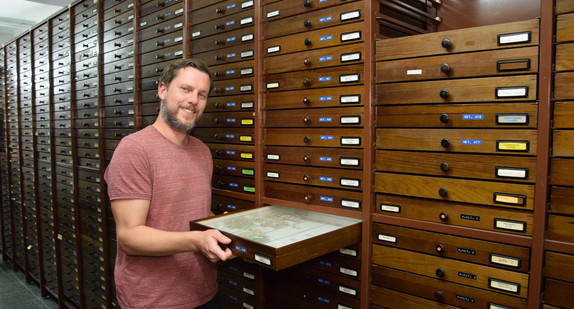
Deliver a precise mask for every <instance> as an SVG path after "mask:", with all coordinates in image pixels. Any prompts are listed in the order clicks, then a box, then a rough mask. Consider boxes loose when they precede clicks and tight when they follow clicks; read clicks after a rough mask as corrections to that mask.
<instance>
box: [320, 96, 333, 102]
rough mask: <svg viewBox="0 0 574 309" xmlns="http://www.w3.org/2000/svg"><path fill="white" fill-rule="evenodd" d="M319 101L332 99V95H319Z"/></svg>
mask: <svg viewBox="0 0 574 309" xmlns="http://www.w3.org/2000/svg"><path fill="white" fill-rule="evenodd" d="M319 101H333V97H332V96H328V97H320V98H319Z"/></svg>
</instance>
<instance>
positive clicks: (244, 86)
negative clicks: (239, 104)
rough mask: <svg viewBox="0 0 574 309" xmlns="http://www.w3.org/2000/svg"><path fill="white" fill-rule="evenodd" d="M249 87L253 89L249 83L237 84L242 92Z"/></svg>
mask: <svg viewBox="0 0 574 309" xmlns="http://www.w3.org/2000/svg"><path fill="white" fill-rule="evenodd" d="M251 89H253V87H252V86H251V85H241V86H239V91H241V92H243V91H251Z"/></svg>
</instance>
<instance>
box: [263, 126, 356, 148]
mask: <svg viewBox="0 0 574 309" xmlns="http://www.w3.org/2000/svg"><path fill="white" fill-rule="evenodd" d="M264 135H265V145H267V146H306V147H345V148H361V147H362V145H363V144H362V139H363V130H362V129H329V130H325V129H265V134H264Z"/></svg>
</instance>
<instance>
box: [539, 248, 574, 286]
mask: <svg viewBox="0 0 574 309" xmlns="http://www.w3.org/2000/svg"><path fill="white" fill-rule="evenodd" d="M545 265H546V266H545V267H544V276H546V277H550V278H554V279H559V280H564V281H569V282H571V283H574V255H569V254H564V253H558V252H552V251H546V264H545Z"/></svg>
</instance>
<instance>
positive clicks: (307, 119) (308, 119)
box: [303, 116, 311, 123]
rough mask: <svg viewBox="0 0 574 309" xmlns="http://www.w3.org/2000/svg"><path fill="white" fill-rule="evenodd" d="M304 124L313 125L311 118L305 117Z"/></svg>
mask: <svg viewBox="0 0 574 309" xmlns="http://www.w3.org/2000/svg"><path fill="white" fill-rule="evenodd" d="M303 122H304V123H311V118H310V117H309V116H305V117H303Z"/></svg>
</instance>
